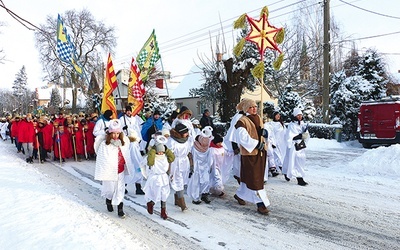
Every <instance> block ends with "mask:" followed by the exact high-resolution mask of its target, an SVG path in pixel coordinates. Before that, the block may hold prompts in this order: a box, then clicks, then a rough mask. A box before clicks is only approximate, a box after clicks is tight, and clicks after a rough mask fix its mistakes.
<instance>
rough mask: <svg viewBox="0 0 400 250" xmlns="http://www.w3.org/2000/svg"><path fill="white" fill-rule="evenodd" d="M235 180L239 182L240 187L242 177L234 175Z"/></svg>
mask: <svg viewBox="0 0 400 250" xmlns="http://www.w3.org/2000/svg"><path fill="white" fill-rule="evenodd" d="M233 178H235V180H236V181H237V183H238V184H239V185H240V177H238V176H236V175H234V176H233Z"/></svg>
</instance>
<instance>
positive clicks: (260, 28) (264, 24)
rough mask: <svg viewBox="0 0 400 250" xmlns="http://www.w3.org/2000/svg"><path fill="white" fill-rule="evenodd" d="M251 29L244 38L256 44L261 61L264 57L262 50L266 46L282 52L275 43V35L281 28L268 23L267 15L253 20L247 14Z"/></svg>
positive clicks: (263, 50)
mask: <svg viewBox="0 0 400 250" xmlns="http://www.w3.org/2000/svg"><path fill="white" fill-rule="evenodd" d="M247 21H248V22H249V24H250V28H251V31H250V33H249V34H248V35H247V37H246V38H245V39H246V40H247V41H250V42H253V43H255V44H256V45H257V47H258V51H259V52H260V55H261V61H262V60H263V58H264V52H265V50H266V49H267V48H269V49H273V50H277V51H278V52H279V53H282V52H281V50H280V49H279V48H278V45H277V43H276V35H277V33H278V32H279V31H280V30H281V29H282V28H276V27H274V26H272V25H270V24H269V22H268V18H267V15H265V14H263V15H262V17H261V18H260V20H254V19H253V18H251V17H249V16H247Z"/></svg>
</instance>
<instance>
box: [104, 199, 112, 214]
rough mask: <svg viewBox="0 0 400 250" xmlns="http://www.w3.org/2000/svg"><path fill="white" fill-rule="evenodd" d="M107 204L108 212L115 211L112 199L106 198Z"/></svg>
mask: <svg viewBox="0 0 400 250" xmlns="http://www.w3.org/2000/svg"><path fill="white" fill-rule="evenodd" d="M106 205H107V210H108V212H112V211H114V208H113V206H112V205H111V200H109V199H106Z"/></svg>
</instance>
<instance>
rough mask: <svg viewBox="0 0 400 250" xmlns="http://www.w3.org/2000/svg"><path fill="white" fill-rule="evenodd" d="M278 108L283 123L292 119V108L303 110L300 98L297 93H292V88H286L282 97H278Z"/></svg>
mask: <svg viewBox="0 0 400 250" xmlns="http://www.w3.org/2000/svg"><path fill="white" fill-rule="evenodd" d="M278 106H279V108H280V110H281V112H280V113H281V117H282V119H283V120H284V121H285V122H289V121H291V119H292V112H293V109H294V108H297V107H299V108H303V104H302V102H301V98H300V96H299V94H298V93H297V92H293V91H292V86H290V85H288V86H286V88H285V90H284V91H283V93H282V95H281V96H279V99H278Z"/></svg>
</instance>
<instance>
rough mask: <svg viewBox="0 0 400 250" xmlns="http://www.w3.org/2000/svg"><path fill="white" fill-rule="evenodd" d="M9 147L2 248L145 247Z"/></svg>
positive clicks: (4, 165)
mask: <svg viewBox="0 0 400 250" xmlns="http://www.w3.org/2000/svg"><path fill="white" fill-rule="evenodd" d="M4 143H5V142H4ZM4 143H1V145H0V148H1V149H0V150H1V152H3V153H2V154H1V155H0V162H1V163H0V169H1V170H0V183H1V187H0V196H1V197H2V202H1V203H0V231H1V234H0V246H1V247H0V248H1V249H106V248H109V249H115V248H119V249H145V244H143V243H141V242H140V241H139V240H137V239H133V238H130V237H129V234H127V233H126V232H125V231H124V230H122V229H121V228H119V227H118V226H117V225H115V224H114V223H113V222H112V221H111V220H109V219H107V218H106V217H105V216H103V215H102V214H99V213H97V212H95V211H93V210H92V209H90V208H89V207H87V205H85V203H83V202H82V201H80V200H79V199H77V198H76V197H74V196H73V195H71V194H69V193H68V192H66V191H65V190H63V189H62V188H60V187H59V186H58V185H56V184H55V183H54V182H53V181H52V180H49V179H48V178H47V177H46V176H44V175H43V174H41V173H40V172H38V170H36V169H35V168H32V165H28V164H27V163H26V162H25V161H24V160H23V159H21V158H20V157H22V155H18V156H19V157H16V158H15V157H14V156H12V155H10V154H9V153H7V152H6V151H5V150H4V146H5V145H4ZM7 146H8V145H7Z"/></svg>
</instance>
